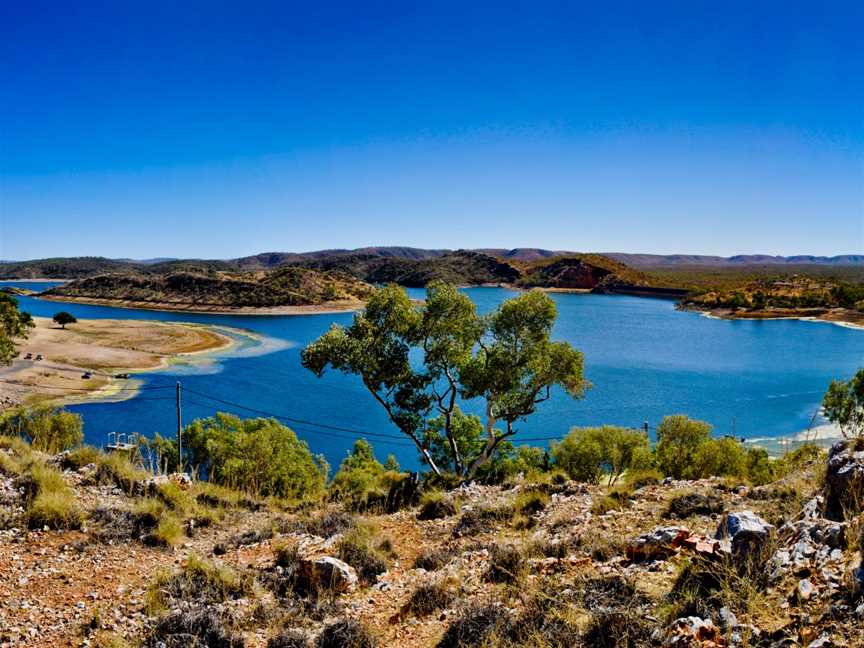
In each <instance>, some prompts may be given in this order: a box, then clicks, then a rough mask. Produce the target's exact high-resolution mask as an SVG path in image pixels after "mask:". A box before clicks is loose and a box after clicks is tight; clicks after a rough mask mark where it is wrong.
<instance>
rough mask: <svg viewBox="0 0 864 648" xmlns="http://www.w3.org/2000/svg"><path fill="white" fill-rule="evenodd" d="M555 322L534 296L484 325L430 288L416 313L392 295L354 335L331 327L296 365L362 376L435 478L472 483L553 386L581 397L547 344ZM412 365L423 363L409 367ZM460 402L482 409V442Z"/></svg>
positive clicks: (511, 303) (571, 367) (438, 287)
mask: <svg viewBox="0 0 864 648" xmlns="http://www.w3.org/2000/svg"><path fill="white" fill-rule="evenodd" d="M555 317H556V311H555V303H554V302H553V301H552V300H551V299H550V298H549V297H548V296H547V295H545V294H543V293H540V292H530V293H526V294H523V295H520V296H519V297H516V298H514V299H511V300H508V301H506V302H504V303H503V304H502V305H501V306H500V307H499V308H498V310H497V311H495V312H494V313H492V314H491V315H489V316H488V317H483V318H481V317H479V316H478V315H477V312H476V308H475V306H474V304H473V302H472V301H471V300H470V299H469V298H468V297H467V296H466V295H464V294H462V293H460V292H459V291H458V290H456V289H455V288H454V287H453V286H451V285H447V284H443V283H432V284H430V286H429V289H428V293H427V299H426V302H425V303H424V304H423V305H421V306H416V305H415V304H413V303H412V302H411V300H410V299H409V297H408V295H407V293H406V292H405V291H404V290H403V289H401V288H399V287H397V286H388V287H386V288H382V289H380V290H378V291H377V292H376V293H375V294H374V295H373V296H372V298H371V299H370V300H369V302H368V304H367V306H366V309H365V310H364V311H363V312H362V313H360V314H359V315H357V316H356V317H355V318H354V322H353V323H352V325H351V326H350V327H348V328H345V327H341V326H334V327H333V328H331V329H330V331H328V332H327V333H325V334H324V335H323V336H321V337H320V338H319V339H318V340H316V341H315V342H313V343H312V344H310V345H309V346H307V347H306V348H305V349H304V351H303V355H302V361H303V366H305V367H306V368H307V369H309V370H310V371H312V372H314V373H315V374H316V375H318V376H320V375H322V374H323V373H324V371H325V370H326V369H327V368H328V367H331V368H333V369H336V370H338V371H342V372H344V373H349V374H355V375H358V376H360V377H361V379H362V380H363V384H364V385H365V386H366V388H367V389H368V390H369V391H370V392H371V393H372V394H373V395H374V397H375V398H376V400H377V401H378V402H379V403H380V404H381V405H382V407H383V408H384V409H385V411H386V412H387V415H388V416H389V417H390V420H391V421H392V422H393V423H394V424H395V425H396V426H397V427H398V428H399V429H400V430H401V431H402V432H403V433H404V434H406V435H407V436H408V437H409V438H411V439H412V440H413V441H414V442H415V444H416V445H417V447H418V451H419V452H420V454H421V457H422V459H423V461H425V462H426V463H427V464H428V465H429V466H430V468H431V469H432V471H433V472H435V473H436V474H441V473H442V472H446V471H452V472H453V473H455V474H456V475H458V476H460V477H463V476H464V477H468V478H473V477H474V476H475V475H476V474H477V471H478V470H479V469H480V468H481V466H483V465H484V464H486V463H488V462H489V461H490V460H491V459H492V458H493V456H494V455H495V453H496V452H497V450H498V448H499V446H500V445H501V444H502V443H503V442H504V441H505V440H506V439H508V438H509V437H511V436H513V435H514V434H515V432H516V431H515V429H514V427H513V426H514V423H515V422H516V421H518V420H521V419H524V418H525V417H527V416H529V415H530V414H532V413H533V412H534V410H535V408H536V406H537V404H538V403H540V402H542V401H544V400H546V399H548V398H549V397H550V396H551V389H552V387H553V386H555V385H559V386H561V387H563V388H564V389H565V390H566V391H567V392H569V393H570V394H571V395H572V396H574V397H578V396H580V395H581V393H582V390H583V389H584V387H585V381H584V379H583V376H582V356H581V354H580V353H578V352H577V351H575V350H574V349H572V348H571V347H570V345H568V344H565V343H555V342H552V341H551V340H550V334H551V330H552V325H553V324H554V321H555ZM415 357H419V358H420V359H421V362H419V363H418V362H414V363H412V362H411V360H412V359H414V358H415ZM457 396H463V397H466V398H474V397H480V398H483V399H484V400H485V401H486V423H485V426H483V428H482V432H481V433H478V423H479V420H478V419H476V417H473V418H472V417H466V416H464V415H462V414H461V412H459V410H458V407H457V405H456V399H457ZM433 413H434V414H435V415H436V416H435V417H433V420H432V421H430V422H429V423H428V425H427V419H429V418H430V416H431V415H432V414H433ZM499 421H500V422H502V423H504V424H505V430H504V431H503V432H502V431H500V430H498V429H496V424H497V423H498V422H499ZM439 461H440V462H441V465H439V463H438V462H439Z"/></svg>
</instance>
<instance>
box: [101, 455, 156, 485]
mask: <svg viewBox="0 0 864 648" xmlns="http://www.w3.org/2000/svg"><path fill="white" fill-rule="evenodd" d="M97 465H98V469H97V470H96V478H97V479H98V480H99V481H101V482H102V483H106V484H114V485H115V486H117V487H118V488H120V489H121V490H123V492H124V493H126V494H127V495H131V494H133V493H134V492H135V491H136V488H137V486H138V485H139V484H140V483H141V482H143V481H144V480H145V479H147V478H148V477H149V474H148V473H147V472H145V471H144V470H142V469H141V468H139V467H138V466H136V465H135V464H133V463H132V460H131V459H130V458H129V456H128V455H126V454H124V453H121V452H111V453H108V454H106V455H102V457H101V459H100V461H99V462H98V464H97Z"/></svg>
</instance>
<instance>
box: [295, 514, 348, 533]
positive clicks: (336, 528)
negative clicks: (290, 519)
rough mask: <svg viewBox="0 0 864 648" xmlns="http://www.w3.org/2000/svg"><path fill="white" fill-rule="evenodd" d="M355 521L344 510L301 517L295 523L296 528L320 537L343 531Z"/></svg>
mask: <svg viewBox="0 0 864 648" xmlns="http://www.w3.org/2000/svg"><path fill="white" fill-rule="evenodd" d="M355 523H356V520H355V518H354V516H353V515H351V514H350V513H345V512H344V511H327V512H324V513H321V514H320V515H318V516H316V517H310V518H305V519H302V520H300V521H299V522H298V524H297V525H296V526H297V527H298V530H301V531H305V532H306V533H310V534H312V535H317V536H320V537H322V538H330V537H332V536H334V535H336V534H337V533H344V532H345V531H347V530H348V529H349V528H351V526H353V525H354V524H355Z"/></svg>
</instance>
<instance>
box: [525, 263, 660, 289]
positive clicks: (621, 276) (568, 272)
mask: <svg viewBox="0 0 864 648" xmlns="http://www.w3.org/2000/svg"><path fill="white" fill-rule="evenodd" d="M517 265H518V266H519V267H520V269H521V272H522V276H521V277H520V279H519V282H518V283H519V285H521V286H525V287H534V286H539V287H543V288H570V289H582V290H598V291H613V290H614V289H615V287H616V286H621V287H640V286H650V285H651V278H650V277H649V276H648V275H646V274H644V273H642V272H639V271H637V270H633V269H632V268H629V267H627V266H626V265H624V264H623V263H619V262H618V261H613V260H612V259H609V258H607V257H604V256H600V255H597V254H582V255H572V256H564V257H552V258H550V259H543V260H540V261H532V262H522V263H518V264H517Z"/></svg>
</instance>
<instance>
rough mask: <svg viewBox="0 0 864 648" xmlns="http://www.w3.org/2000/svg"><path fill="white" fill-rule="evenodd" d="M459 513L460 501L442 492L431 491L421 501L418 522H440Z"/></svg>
mask: <svg viewBox="0 0 864 648" xmlns="http://www.w3.org/2000/svg"><path fill="white" fill-rule="evenodd" d="M458 512H459V503H458V500H456V499H455V498H452V497H448V496H447V495H445V494H444V493H443V492H441V491H438V490H436V491H430V492H427V493H424V494H423V497H422V498H421V499H420V511H419V512H418V513H417V519H418V520H439V519H441V518H445V517H450V516H451V515H456V514H457V513H458Z"/></svg>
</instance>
